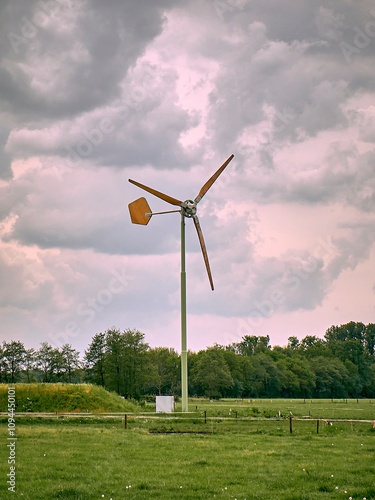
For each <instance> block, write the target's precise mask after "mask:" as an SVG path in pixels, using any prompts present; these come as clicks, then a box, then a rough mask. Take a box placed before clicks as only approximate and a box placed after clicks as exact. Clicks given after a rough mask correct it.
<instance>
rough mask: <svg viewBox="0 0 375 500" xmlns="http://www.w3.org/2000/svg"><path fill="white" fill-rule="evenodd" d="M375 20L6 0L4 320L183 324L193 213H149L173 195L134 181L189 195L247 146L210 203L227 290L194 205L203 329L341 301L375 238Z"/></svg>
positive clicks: (168, 330) (289, 6)
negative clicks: (142, 212)
mask: <svg viewBox="0 0 375 500" xmlns="http://www.w3.org/2000/svg"><path fill="white" fill-rule="evenodd" d="M374 27H375V17H374V13H373V8H372V4H371V2H370V1H369V0H366V1H363V2H361V3H358V2H357V3H353V2H342V1H339V0H333V1H332V2H330V3H329V5H327V3H324V2H313V3H312V2H308V1H307V0H303V1H298V2H297V1H296V0H287V1H286V2H283V5H282V6H281V5H280V2H276V1H271V2H267V3H265V2H263V1H261V0H251V1H245V0H241V1H236V2H213V1H207V2H198V1H197V0H190V1H189V2H185V3H184V4H181V3H178V2H174V1H172V0H158V1H156V2H154V1H152V2H151V1H150V0H148V1H146V0H143V1H139V2H128V1H126V2H124V1H119V0H116V1H115V0H110V1H108V2H105V3H103V2H101V1H99V0H87V1H79V2H71V1H69V0H50V1H49V2H45V3H40V2H35V1H30V2H26V1H23V0H16V1H15V2H9V1H5V2H2V4H1V6H0V32H1V33H2V35H1V37H2V43H1V45H0V47H1V49H0V57H1V60H0V109H1V111H0V130H1V133H0V144H1V145H2V148H1V152H0V177H1V179H2V180H1V182H0V220H1V246H0V255H1V260H0V274H1V276H2V278H3V279H4V282H6V283H10V285H9V292H8V293H6V292H4V293H3V294H2V295H1V297H0V304H1V307H2V317H4V318H5V319H4V325H3V332H4V335H6V334H7V331H8V329H10V331H17V332H20V334H21V333H22V335H24V337H25V338H27V336H28V335H30V336H31V335H34V334H35V332H37V334H36V335H37V337H36V338H37V339H38V340H40V341H42V340H45V339H46V338H47V339H51V341H54V342H55V341H56V342H57V339H59V340H61V341H64V339H65V341H66V338H68V339H69V338H70V339H71V340H72V343H75V342H77V343H78V342H79V343H80V344H81V345H80V348H81V349H82V346H83V345H84V344H86V346H87V341H88V339H89V338H90V335H93V334H94V333H95V332H97V331H98V330H101V329H106V328H108V327H110V326H111V325H113V324H117V325H118V326H119V327H121V328H122V327H124V328H126V327H128V326H130V327H138V325H139V327H140V328H144V329H147V331H148V333H149V334H150V335H151V336H152V338H153V341H154V342H155V343H156V345H157V344H158V343H159V345H160V344H162V343H163V342H164V341H165V342H167V341H170V339H172V338H175V330H176V329H178V328H179V327H178V323H179V321H178V313H179V281H178V280H179V258H180V257H179V250H180V232H179V231H180V225H179V216H178V215H176V214H168V215H163V216H154V217H152V220H151V222H150V224H149V225H148V226H147V227H143V226H135V225H131V224H130V221H129V216H128V213H127V204H128V203H129V202H131V201H133V200H134V199H136V198H138V197H140V196H143V195H144V196H146V197H147V199H148V202H149V204H150V206H151V208H152V210H154V211H159V210H166V209H168V208H169V206H168V205H167V204H166V203H164V202H162V201H161V200H159V199H157V198H155V197H153V196H151V195H150V196H149V195H148V194H147V195H146V194H145V193H144V192H143V191H141V190H140V189H138V188H137V187H135V186H133V185H131V184H129V182H128V179H129V178H132V179H135V180H137V181H139V182H141V183H144V184H146V185H148V186H152V187H154V188H155V189H158V190H160V191H162V192H165V193H167V194H170V195H171V196H174V197H177V198H178V199H181V200H185V199H187V198H191V197H194V196H196V194H197V193H198V192H199V189H200V188H201V186H202V185H203V184H204V182H205V181H206V180H207V179H208V178H209V177H210V176H211V175H212V174H213V173H214V171H215V170H217V168H219V166H220V165H221V164H222V163H223V162H224V161H225V159H226V158H228V156H229V155H230V154H232V153H234V154H235V158H234V160H233V161H232V162H231V163H230V165H229V166H228V168H227V169H226V170H225V172H224V173H223V175H222V176H221V177H220V178H219V179H218V180H217V182H216V183H215V185H214V186H213V187H212V189H211V190H210V192H209V193H208V194H207V196H206V197H205V198H204V200H202V202H201V203H200V205H199V217H200V222H201V225H202V229H203V233H204V237H205V241H206V246H207V250H208V255H209V258H210V264H211V270H212V275H213V279H214V283H215V292H213V293H211V291H210V288H209V284H208V280H207V275H206V274H207V273H206V270H205V266H204V261H203V257H202V255H201V250H200V246H199V242H198V239H197V235H196V233H195V229H194V228H193V226H192V224H190V223H189V222H190V221H187V228H186V229H187V234H186V236H187V239H186V241H187V266H188V303H189V312H190V314H192V317H193V323H194V328H195V327H197V325H199V318H202V321H203V324H204V325H205V328H206V329H207V332H209V333H207V335H208V337H207V338H208V339H209V342H210V343H213V340H212V339H213V338H214V333H213V332H215V331H218V332H219V333H218V335H221V336H222V338H229V337H230V338H231V336H230V335H227V332H228V331H231V328H230V324H231V323H230V322H231V321H232V324H233V329H232V331H235V334H234V335H235V336H236V335H237V333H238V332H239V331H240V330H241V328H237V326H238V324H239V322H241V321H242V319H243V318H245V319H246V321H247V320H248V323H249V322H250V323H251V321H253V320H254V321H253V323H254V324H255V323H256V322H257V321H258V323H257V325H258V326H257V328H258V329H257V330H256V331H257V332H259V334H262V333H268V332H261V331H260V329H261V328H262V327H264V328H266V326H267V325H270V328H271V329H272V333H273V334H275V335H276V334H277V332H278V328H279V329H285V330H287V329H288V328H289V327H290V325H291V324H292V322H293V319H296V321H297V320H298V322H299V323H298V324H302V318H303V317H305V318H307V319H306V321H307V320H308V321H309V325H310V324H311V321H313V319H312V318H313V314H314V312H315V313H316V316H319V318H323V317H324V318H327V321H328V320H329V318H331V317H332V318H333V317H335V318H337V317H338V316H337V315H338V311H339V309H340V308H338V306H337V304H338V303H340V300H341V299H342V295H340V294H342V292H341V291H340V289H339V287H337V283H341V282H345V283H347V281H350V278H347V276H348V275H350V273H353V274H352V275H353V280H354V281H353V283H354V282H355V283H357V281H355V278H354V276H357V277H358V276H359V274H358V273H359V272H361V273H365V271H363V269H370V267H371V262H370V261H371V255H372V252H373V247H374V237H373V234H374V232H373V230H372V229H373V222H374V221H373V215H372V214H373V209H374V202H375V191H374V190H375V185H374V176H373V165H374V136H375V135H374V123H373V122H374V116H373V115H374V113H373V111H374V110H373V98H374V95H373V84H372V82H373V76H374V75H373V73H374V70H373V67H374V64H373V62H374V61H373V51H372V47H373V44H374V43H375V41H374V38H375V36H373V34H372V33H375V28H374ZM321 241H323V244H322V243H319V242H321ZM116 272H124V273H125V274H126V275H130V276H131V277H132V279H131V280H129V283H128V284H127V285H126V286H125V285H124V284H121V282H115V281H113V280H114V279H115V275H114V273H116ZM361 276H362V274H361ZM345 277H346V278H345ZM356 279H357V278H356ZM358 279H359V278H358ZM342 280H344V281H342ZM345 280H347V281H345ZM122 285H123V288H122ZM120 288H121V290H120ZM345 300H346V302H345V304H350V302H349V300H348V299H345ZM368 300H369V299H368V298H366V297H364V298H363V301H364V302H363V303H367V302H366V301H368ZM335 304H336V305H335ZM348 308H349V306H348ZM349 309H350V308H349ZM370 309H371V308H370V307H369V308H368V310H370ZM351 310H352V311H353V314H354V312H355V308H354V306H353V308H352V309H351ZM363 310H365V308H364V307H363ZM304 314H305V316H303V315H304ZM345 314H349V311H346V312H345ZM276 318H277V320H278V324H279V326H278V325H277V321H276ZM260 320H262V321H260ZM360 320H363V321H366V318H361V319H360ZM246 321H245V322H246ZM314 321H315V322H316V323H315V324H316V325H320V323H319V321H320V320H319V319H318V318H316V319H315V320H314ZM253 323H252V324H251V325H250V326H251V327H252V325H253ZM164 324H165V325H166V326H165V328H164V329H165V337H163V336H161V337H160V342H159V341H157V340H156V339H158V338H159V337H158V336H159V335H162V332H163V325H164ZM224 325H225V326H224ZM280 325H288V328H287V327H285V328H284V327H283V326H280ZM253 326H254V325H253ZM326 326H329V325H326ZM319 327H320V326H319ZM311 328H312V327H311ZM224 330H225V331H224ZM283 331H284V330H283ZM287 333H289V332H287ZM199 335H200V334H198V336H199ZM66 336H67V337H66ZM177 337H178V335H177ZM201 339H202V340H201V341H202V342H203V343H204V339H205V335H204V332H202V334H201ZM217 340H218V341H219V342H220V339H219V338H218V339H217ZM201 347H204V345H202V346H201Z"/></svg>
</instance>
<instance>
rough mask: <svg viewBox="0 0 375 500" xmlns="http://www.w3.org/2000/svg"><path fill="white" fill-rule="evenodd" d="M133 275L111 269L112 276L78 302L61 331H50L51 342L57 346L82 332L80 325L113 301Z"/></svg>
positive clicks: (128, 283) (125, 287)
mask: <svg viewBox="0 0 375 500" xmlns="http://www.w3.org/2000/svg"><path fill="white" fill-rule="evenodd" d="M133 280H134V277H133V276H131V275H129V274H128V273H127V270H126V269H125V268H123V269H122V270H121V271H117V270H115V271H113V272H112V277H111V279H110V280H109V281H108V283H107V285H106V286H105V287H104V288H101V289H100V290H98V291H97V292H96V293H94V294H93V295H90V296H88V297H86V299H85V300H84V301H83V302H81V303H80V304H78V306H77V307H76V309H75V319H72V320H71V321H67V322H66V324H65V328H64V331H63V332H60V333H56V334H54V333H50V334H49V337H50V339H51V340H52V343H53V344H54V345H55V346H56V347H59V346H60V345H62V344H65V343H68V342H70V341H71V339H72V338H75V337H77V336H78V335H80V334H81V333H82V326H84V325H88V324H90V323H92V322H93V321H94V320H95V318H96V317H97V315H98V314H100V313H102V312H103V311H104V310H105V309H106V308H107V307H108V306H109V305H110V304H111V303H112V301H113V299H114V298H115V296H116V295H120V294H122V293H124V292H125V291H126V290H127V289H128V288H129V285H130V283H131V282H132V281H133Z"/></svg>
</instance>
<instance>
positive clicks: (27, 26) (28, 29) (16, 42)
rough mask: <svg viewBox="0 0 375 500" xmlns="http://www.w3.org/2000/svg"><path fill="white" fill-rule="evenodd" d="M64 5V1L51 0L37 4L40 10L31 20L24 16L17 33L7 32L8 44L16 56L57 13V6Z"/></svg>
mask: <svg viewBox="0 0 375 500" xmlns="http://www.w3.org/2000/svg"><path fill="white" fill-rule="evenodd" d="M58 4H61V5H63V6H64V5H66V1H65V0H53V1H50V2H42V1H40V2H38V3H37V5H38V7H40V10H38V11H36V12H35V13H34V14H33V16H32V18H31V19H29V18H27V17H26V16H23V17H22V18H21V23H20V31H19V32H18V33H13V32H9V33H8V34H7V37H8V40H9V43H10V44H11V46H12V49H13V50H14V52H15V53H16V54H19V53H20V52H21V48H25V47H26V46H27V45H28V44H29V43H30V42H31V40H33V39H34V38H35V37H36V36H37V35H38V33H39V30H40V28H43V27H44V26H45V25H46V24H47V23H48V21H49V19H50V17H51V16H53V15H55V14H56V13H57V12H58V11H59V5H58Z"/></svg>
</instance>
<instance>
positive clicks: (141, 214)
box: [129, 155, 234, 412]
mask: <svg viewBox="0 0 375 500" xmlns="http://www.w3.org/2000/svg"><path fill="white" fill-rule="evenodd" d="M233 157H234V155H231V156H230V157H229V158H228V159H227V160H226V161H225V162H224V163H223V164H222V166H221V167H220V168H219V169H218V170H217V171H216V172H215V173H214V175H213V176H212V177H210V178H209V179H208V181H207V182H206V183H205V184H204V185H203V186H202V188H201V190H200V191H199V193H198V195H197V196H196V197H195V198H194V200H185V201H180V200H177V199H176V198H172V197H171V196H168V195H167V194H164V193H161V192H160V191H156V189H153V188H150V187H148V186H145V185H144V184H141V183H140V182H136V181H133V180H132V179H129V182H131V183H132V184H134V185H135V186H138V187H140V188H141V189H144V190H145V191H147V192H148V193H151V194H153V195H154V196H156V197H158V198H161V199H162V200H164V201H166V202H167V203H169V204H171V205H174V206H178V207H180V208H179V209H178V210H168V211H165V212H154V213H153V212H151V209H150V207H149V205H148V203H147V200H146V199H145V198H138V199H137V200H135V201H133V202H132V203H130V204H129V212H130V217H131V221H132V223H133V224H141V225H144V226H146V225H147V224H148V223H149V222H150V219H151V217H152V216H153V215H160V214H168V213H173V212H179V213H180V214H181V393H182V411H183V412H187V411H188V374H187V373H188V371H187V342H186V269H185V218H188V219H193V221H194V225H195V229H196V230H197V233H198V238H199V243H200V246H201V249H202V253H203V258H204V262H205V265H206V269H207V274H208V279H209V281H210V285H211V290H213V289H214V283H213V280H212V275H211V269H210V264H209V262H208V255H207V250H206V245H205V243H204V238H203V233H202V229H201V226H200V224H199V220H198V216H197V205H198V203H199V202H200V201H201V199H202V198H203V196H204V195H205V194H206V193H207V191H208V190H209V189H210V187H211V186H212V184H213V183H214V182H215V181H216V179H217V178H218V177H219V175H220V174H221V173H222V172H223V170H224V169H225V167H226V166H227V165H228V163H229V162H230V161H231V160H232V158H233Z"/></svg>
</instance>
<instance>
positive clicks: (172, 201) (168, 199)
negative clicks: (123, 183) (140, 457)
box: [129, 179, 182, 207]
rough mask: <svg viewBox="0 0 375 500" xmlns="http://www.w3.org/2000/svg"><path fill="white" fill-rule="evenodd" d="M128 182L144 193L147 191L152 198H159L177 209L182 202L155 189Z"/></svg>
mask: <svg viewBox="0 0 375 500" xmlns="http://www.w3.org/2000/svg"><path fill="white" fill-rule="evenodd" d="M129 182H131V183H132V184H134V185H135V186H138V187H140V188H141V189H144V190H145V191H148V192H149V193H151V194H153V195H154V196H157V197H158V198H161V199H162V200H164V201H166V202H167V203H170V204H171V205H177V206H178V207H180V206H181V203H182V201H180V200H177V199H176V198H172V196H168V195H167V194H164V193H161V192H160V191H156V189H152V188H150V187H147V186H145V185H143V184H141V183H140V182H136V181H132V180H131V179H129Z"/></svg>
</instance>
